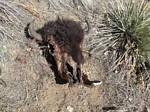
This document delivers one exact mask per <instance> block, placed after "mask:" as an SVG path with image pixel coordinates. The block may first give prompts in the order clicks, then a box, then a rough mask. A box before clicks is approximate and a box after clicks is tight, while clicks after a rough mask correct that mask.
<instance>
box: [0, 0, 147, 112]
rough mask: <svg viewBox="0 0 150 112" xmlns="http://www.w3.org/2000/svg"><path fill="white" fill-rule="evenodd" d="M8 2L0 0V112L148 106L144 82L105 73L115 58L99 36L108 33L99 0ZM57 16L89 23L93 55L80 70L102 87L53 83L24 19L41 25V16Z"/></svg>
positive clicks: (97, 111)
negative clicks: (29, 38) (26, 28)
mask: <svg viewBox="0 0 150 112" xmlns="http://www.w3.org/2000/svg"><path fill="white" fill-rule="evenodd" d="M10 1H11V0H7V1H6V0H1V1H0V24H1V26H0V69H1V72H0V111H2V112H7V111H8V112H10V111H14V112H49V111H50V110H51V111H53V110H54V112H56V111H60V112H61V111H67V107H68V106H69V107H70V106H71V107H73V108H74V109H75V111H79V112H80V111H86V112H88V111H89V112H90V111H95V112H100V111H102V106H108V107H109V106H115V107H117V109H118V110H122V111H123V112H125V111H129V112H132V111H133V112H134V111H138V110H139V111H140V109H141V110H142V109H143V107H145V106H146V107H147V108H148V107H150V105H149V104H150V103H149V102H150V95H149V93H150V88H149V82H148V81H147V84H146V85H147V86H146V87H145V85H144V86H143V85H142V84H137V85H136V84H135V83H131V85H130V86H127V85H128V83H127V78H126V74H124V72H122V73H119V74H118V73H114V72H110V71H109V70H110V65H111V64H113V61H112V60H111V59H110V57H112V54H111V52H107V53H105V54H107V55H105V54H103V50H104V49H105V46H104V44H103V38H102V37H103V36H104V34H105V33H107V32H105V29H106V27H104V24H103V22H102V19H103V13H104V10H103V9H101V8H102V4H101V3H102V1H101V0H96V1H95V2H94V4H88V3H86V2H85V1H86V0H81V1H80V0H79V1H80V2H77V3H73V2H71V1H70V0H66V1H60V0H43V1H39V2H38V1H35V0H33V1H34V2H33V1H32V2H28V1H26V0H20V1H23V2H19V1H17V0H12V1H13V2H12V1H11V2H10ZM89 1H90V0H89ZM57 15H60V16H61V17H70V15H71V17H70V18H73V19H75V20H78V21H80V22H81V23H82V25H83V27H84V29H85V31H87V29H88V27H89V31H88V32H87V33H86V35H85V41H84V49H85V50H86V51H90V52H91V53H92V54H93V55H92V57H91V59H90V58H89V57H88V59H87V62H86V65H85V68H84V71H85V72H86V73H88V75H89V77H90V78H91V79H93V80H94V78H96V79H101V80H102V81H103V85H102V86H100V87H97V88H87V87H80V86H78V85H77V87H73V88H71V89H68V88H67V85H57V84H56V83H55V80H54V79H55V78H54V74H53V73H52V72H51V70H50V69H49V67H48V64H47V63H46V61H45V59H44V57H43V56H42V55H41V52H40V50H39V48H38V46H37V44H36V43H35V42H31V41H30V40H27V39H26V37H25V34H24V28H25V27H26V25H27V23H28V22H30V21H32V20H33V19H35V18H36V19H37V24H38V23H39V24H38V25H39V26H40V25H41V23H40V22H41V21H38V20H39V18H40V19H41V18H42V21H43V22H46V21H47V20H52V19H55V18H56V17H57ZM43 18H44V19H43ZM87 22H88V24H89V26H87ZM38 25H37V26H38ZM99 40H101V41H99ZM112 59H113V57H112ZM103 66H104V67H103ZM105 72H106V73H105ZM60 90H62V91H60ZM51 100H52V101H51ZM54 104H56V105H54ZM139 105H141V106H140V108H139ZM51 111H50V112H51ZM114 111H117V110H114Z"/></svg>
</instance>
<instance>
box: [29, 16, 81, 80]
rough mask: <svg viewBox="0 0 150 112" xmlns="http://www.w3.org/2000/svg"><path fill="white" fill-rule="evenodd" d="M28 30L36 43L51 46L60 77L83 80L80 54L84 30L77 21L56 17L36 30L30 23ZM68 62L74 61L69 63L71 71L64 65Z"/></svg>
mask: <svg viewBox="0 0 150 112" xmlns="http://www.w3.org/2000/svg"><path fill="white" fill-rule="evenodd" d="M29 32H30V34H31V36H32V37H33V39H35V40H36V41H37V42H38V43H40V44H43V45H50V46H52V48H53V50H54V51H53V53H54V55H55V56H54V57H55V60H56V64H57V69H58V72H59V75H60V76H61V78H62V79H65V80H66V81H69V82H73V80H78V81H79V82H83V81H82V78H83V76H82V70H81V65H82V64H83V63H84V57H83V54H82V43H83V39H84V31H83V29H82V27H81V25H80V23H79V22H76V21H73V20H68V19H59V18H58V19H57V20H56V21H49V22H48V23H46V24H45V25H44V26H43V27H42V28H40V29H38V30H37V31H35V30H34V28H33V24H32V23H30V24H29ZM70 62H71V64H72V62H74V63H73V64H72V65H71V66H72V67H73V71H72V73H70V72H69V70H68V68H67V67H66V64H67V63H70ZM74 67H75V68H74ZM79 69H80V70H79ZM78 70H79V71H78Z"/></svg>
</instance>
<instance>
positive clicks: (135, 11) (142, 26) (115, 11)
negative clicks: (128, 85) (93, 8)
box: [104, 0, 150, 78]
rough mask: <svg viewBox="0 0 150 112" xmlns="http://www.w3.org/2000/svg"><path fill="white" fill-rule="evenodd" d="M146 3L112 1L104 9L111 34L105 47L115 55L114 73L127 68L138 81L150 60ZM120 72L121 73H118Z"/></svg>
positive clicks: (149, 25) (149, 37)
mask: <svg viewBox="0 0 150 112" xmlns="http://www.w3.org/2000/svg"><path fill="white" fill-rule="evenodd" d="M148 5H149V4H148V2H146V1H145V0H139V1H137V0H136V1H134V0H127V1H125V0H113V1H112V2H111V1H110V2H109V4H108V5H107V7H106V14H105V16H104V17H105V20H104V21H105V25H106V27H107V28H108V29H109V30H108V32H109V33H111V36H110V38H109V39H108V40H107V44H109V46H108V47H111V48H113V50H114V51H115V54H114V55H115V56H116V58H115V66H114V68H113V69H118V68H123V67H126V68H127V69H128V70H129V72H128V73H129V74H133V73H134V74H136V76H137V77H139V76H140V78H141V76H142V75H141V73H143V71H145V70H146V69H147V67H148V64H149V62H148V61H149V59H148V58H149V57H150V8H149V6H148ZM120 70H121V69H120Z"/></svg>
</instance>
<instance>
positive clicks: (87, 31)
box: [85, 17, 90, 33]
mask: <svg viewBox="0 0 150 112" xmlns="http://www.w3.org/2000/svg"><path fill="white" fill-rule="evenodd" d="M85 23H86V24H87V30H86V31H85V32H86V33H89V31H90V24H89V21H88V20H87V18H86V17H85Z"/></svg>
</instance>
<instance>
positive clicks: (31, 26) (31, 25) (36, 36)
mask: <svg viewBox="0 0 150 112" xmlns="http://www.w3.org/2000/svg"><path fill="white" fill-rule="evenodd" d="M34 21H35V20H33V21H32V22H31V23H29V29H28V32H29V35H30V36H31V37H33V38H34V39H36V40H38V41H42V37H41V35H40V34H38V33H37V32H36V31H35V29H34Z"/></svg>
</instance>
